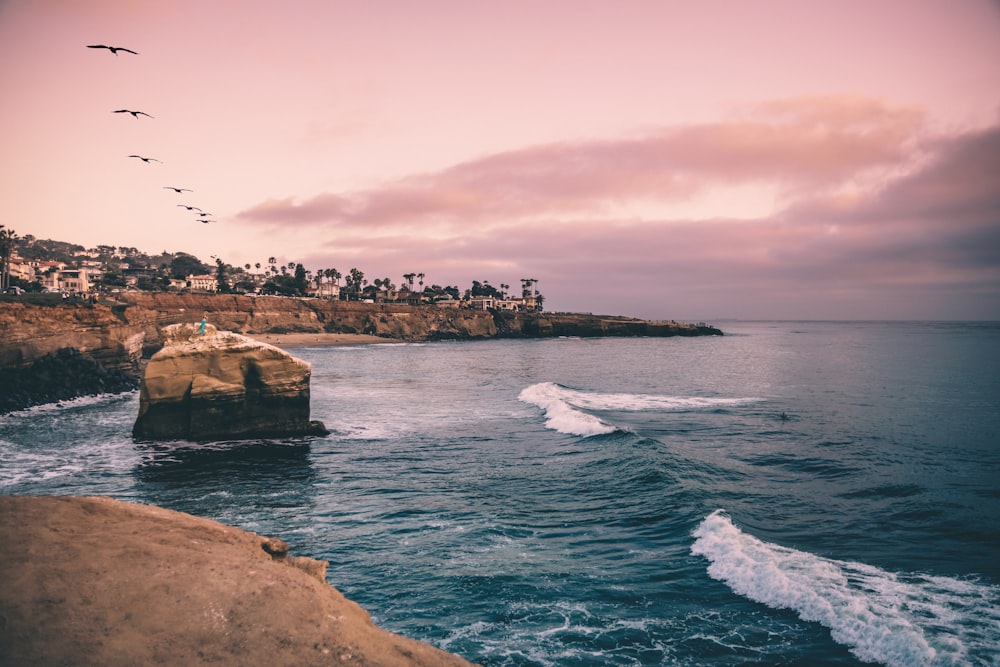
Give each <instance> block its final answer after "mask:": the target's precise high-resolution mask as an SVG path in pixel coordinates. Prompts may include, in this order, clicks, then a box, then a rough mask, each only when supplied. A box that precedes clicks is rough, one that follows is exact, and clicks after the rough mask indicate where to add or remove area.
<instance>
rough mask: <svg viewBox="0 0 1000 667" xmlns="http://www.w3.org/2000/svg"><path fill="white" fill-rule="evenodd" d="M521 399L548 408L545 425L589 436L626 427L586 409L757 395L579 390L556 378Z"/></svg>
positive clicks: (725, 401) (674, 405) (713, 403)
mask: <svg viewBox="0 0 1000 667" xmlns="http://www.w3.org/2000/svg"><path fill="white" fill-rule="evenodd" d="M518 399H519V400H521V401H524V402H525V403H530V404H532V405H535V406H538V407H539V408H541V409H542V410H543V411H544V412H545V416H546V422H545V425H546V426H547V427H548V428H550V429H553V430H555V431H559V432H560V433H567V434H570V435H580V436H584V437H589V436H593V435H603V434H606V433H614V432H616V431H621V430H623V429H621V428H619V427H616V426H613V425H611V424H608V423H607V422H604V421H602V420H601V419H599V418H597V417H595V416H594V415H591V414H588V413H586V412H583V410H619V411H640V410H665V411H674V412H676V411H683V410H701V409H705V408H718V407H726V406H733V405H743V404H746V403H750V402H753V401H755V400H757V399H754V398H702V397H697V396H655V395H650V394H605V393H599V392H587V391H579V390H576V389H570V388H569V387H564V386H562V385H560V384H556V383H555V382H540V383H538V384H533V385H531V386H529V387H526V388H525V389H523V390H522V391H521V393H520V395H519V396H518Z"/></svg>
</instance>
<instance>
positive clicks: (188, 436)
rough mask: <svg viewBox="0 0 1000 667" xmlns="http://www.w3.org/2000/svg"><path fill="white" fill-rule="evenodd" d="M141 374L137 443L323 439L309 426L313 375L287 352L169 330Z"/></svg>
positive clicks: (210, 332) (190, 329)
mask: <svg viewBox="0 0 1000 667" xmlns="http://www.w3.org/2000/svg"><path fill="white" fill-rule="evenodd" d="M162 336H163V340H164V347H163V349H162V350H160V351H159V352H157V353H156V354H155V355H153V358H152V359H150V360H149V364H148V365H147V366H146V371H145V373H144V374H143V378H142V383H141V385H140V392H139V416H138V418H137V419H136V421H135V425H134V426H133V428H132V435H133V436H134V437H136V438H137V439H139V440H194V441H206V440H219V439H245V438H262V437H288V436H302V435H324V434H326V433H327V432H328V431H327V430H326V429H325V428H324V427H323V424H321V423H320V422H316V421H310V420H309V378H310V375H311V373H312V369H311V368H310V366H309V364H308V363H306V362H305V361H302V360H301V359H296V358H295V357H293V356H291V355H290V354H288V353H287V352H285V351H284V350H282V349H280V348H277V347H274V346H273V345H268V344H267V343H261V342H259V341H255V340H252V339H250V338H247V337H245V336H241V335H239V334H236V333H231V332H228V331H217V330H216V328H215V327H214V326H212V325H210V324H209V325H207V326H206V327H205V328H204V330H203V331H202V330H201V329H199V327H198V326H197V325H193V324H173V325H170V326H168V327H164V329H163V331H162Z"/></svg>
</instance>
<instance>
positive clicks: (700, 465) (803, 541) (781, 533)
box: [0, 322, 1000, 665]
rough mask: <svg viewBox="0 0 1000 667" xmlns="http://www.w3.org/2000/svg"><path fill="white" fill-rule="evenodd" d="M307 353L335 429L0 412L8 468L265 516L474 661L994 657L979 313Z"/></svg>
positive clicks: (989, 413)
mask: <svg viewBox="0 0 1000 667" xmlns="http://www.w3.org/2000/svg"><path fill="white" fill-rule="evenodd" d="M716 324H717V325H719V326H720V327H721V328H722V329H723V330H724V331H725V332H726V333H727V335H726V336H724V337H721V338H720V337H709V338H695V339H676V338H675V339H671V338H667V339H550V340H528V341H488V342H466V343H431V344H425V345H420V344H405V345H392V344H388V345H374V346H359V347H334V348H299V349H296V350H293V352H294V354H295V355H296V356H299V357H301V358H303V359H306V360H307V361H309V362H310V363H312V365H313V380H312V392H313V393H312V406H313V416H314V418H317V419H320V420H322V421H324V422H325V423H326V425H327V427H328V428H330V429H331V431H332V433H331V435H330V436H328V437H324V438H316V439H312V440H302V441H261V442H251V443H216V444H214V445H210V446H207V447H201V448H196V447H194V446H192V445H188V444H186V443H169V444H165V445H155V446H154V445H139V444H135V443H133V442H132V441H131V439H130V437H129V432H130V429H131V425H132V422H133V420H134V418H135V415H136V412H137V410H138V397H137V395H136V394H127V395H121V396H109V397H99V398H95V399H86V400H81V401H77V402H74V403H68V404H64V405H61V406H45V407H43V408H37V409H34V410H30V411H25V412H21V413H15V414H11V415H7V416H5V417H0V493H26V494H50V493H51V494H108V495H112V496H115V497H118V498H122V499H127V500H132V501H137V502H143V503H154V504H158V505H163V506H166V507H169V508H172V509H177V510H182V511H186V512H190V513H193V514H197V515H200V516H207V517H210V518H214V519H218V520H221V521H224V522H227V523H230V524H234V525H237V526H240V527H242V528H245V529H248V530H252V531H255V532H258V533H262V534H266V535H274V536H280V537H282V538H284V539H285V540H287V541H288V542H289V543H290V544H291V545H292V550H293V553H296V554H300V555H309V556H313V557H317V558H322V559H325V560H328V561H329V562H330V567H329V570H328V580H329V581H330V583H331V584H332V585H334V586H336V587H337V588H339V589H340V590H341V591H343V592H344V593H345V594H346V595H347V596H348V597H351V598H352V599H354V600H356V601H357V602H359V603H360V604H361V605H362V606H364V607H365V608H366V609H368V610H369V611H370V612H371V613H372V616H373V617H374V619H375V620H376V622H377V623H379V624H380V625H382V626H383V627H386V628H387V629H390V630H393V631H395V632H400V633H402V634H405V635H408V636H411V637H416V638H418V639H422V640H425V641H428V642H430V643H433V644H435V645H437V646H440V647H443V648H445V649H447V650H449V651H453V652H455V653H458V654H460V655H462V656H464V657H466V658H469V659H471V660H474V661H477V662H482V663H484V664H487V665H606V664H610V665H639V664H651V665H653V664H681V665H706V664H708V665H742V664H755V663H756V664H765V665H803V664H809V665H858V664H864V663H865V662H874V663H881V664H889V665H920V664H927V665H951V664H955V665H959V664H961V665H964V664H972V665H993V664H1000V648H998V647H1000V558H998V551H1000V549H998V547H1000V519H998V510H1000V353H998V350H1000V325H997V324H952V323H947V324H945V323H813V322H723V323H716Z"/></svg>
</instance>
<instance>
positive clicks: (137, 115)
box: [111, 109, 153, 118]
mask: <svg viewBox="0 0 1000 667" xmlns="http://www.w3.org/2000/svg"><path fill="white" fill-rule="evenodd" d="M111 113H130V114H132V117H133V118H138V117H139V115H140V114H141V115H143V116H149V114H148V113H146V112H145V111H132V110H131V109H118V110H116V111H112V112H111ZM149 117H150V118H153V116H149Z"/></svg>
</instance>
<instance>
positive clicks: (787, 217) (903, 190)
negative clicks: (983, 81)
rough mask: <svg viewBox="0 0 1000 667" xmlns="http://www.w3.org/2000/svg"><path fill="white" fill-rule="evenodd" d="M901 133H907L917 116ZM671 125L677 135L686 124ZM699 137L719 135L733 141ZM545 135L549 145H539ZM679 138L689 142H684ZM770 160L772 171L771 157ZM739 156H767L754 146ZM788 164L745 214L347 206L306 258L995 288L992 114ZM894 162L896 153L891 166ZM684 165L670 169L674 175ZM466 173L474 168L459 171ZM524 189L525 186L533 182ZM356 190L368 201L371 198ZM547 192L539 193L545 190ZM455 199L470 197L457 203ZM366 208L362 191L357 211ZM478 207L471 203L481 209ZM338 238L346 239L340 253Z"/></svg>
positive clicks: (638, 290)
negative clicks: (403, 219)
mask: <svg viewBox="0 0 1000 667" xmlns="http://www.w3.org/2000/svg"><path fill="white" fill-rule="evenodd" d="M699 131H701V130H699ZM838 131H840V132H842V131H843V130H838ZM912 133H916V134H919V124H915V125H914V126H913V128H912ZM738 134H740V136H742V133H738ZM684 138H685V141H691V139H690V135H687V134H685V135H684ZM918 138H919V139H920V141H919V142H918V141H917V139H918ZM715 141H716V142H718V144H719V146H723V145H725V146H730V147H731V146H732V144H733V143H739V142H732V141H728V142H724V141H721V140H715ZM825 141H826V139H824V140H823V142H825ZM858 141H860V139H859V140H858ZM823 142H819V143H823ZM694 143H695V144H697V145H699V146H704V145H705V142H703V141H697V142H694ZM708 143H712V142H708ZM918 143H919V151H920V153H921V155H920V157H919V160H916V162H913V161H914V160H915V159H916V158H915V157H914V156H913V155H911V154H909V153H907V152H906V151H905V150H904V148H905V146H907V145H914V146H916V145H917V144H918ZM548 150H552V149H551V148H546V149H544V150H543V149H539V151H540V152H546V151H548ZM715 150H716V153H718V154H720V155H721V153H722V152H723V150H722V148H717V149H715ZM730 150H734V149H732V148H730ZM743 150H745V152H747V153H753V152H760V151H762V150H763V149H762V148H754V149H753V150H750V149H746V148H745V149H743ZM785 150H789V151H790V150H791V148H788V149H782V152H784V151H785ZM528 152H530V151H528ZM528 152H521V153H520V154H518V156H517V157H518V159H516V160H515V159H514V156H512V155H505V156H501V157H498V158H496V160H497V161H492V160H490V159H486V160H483V161H480V162H477V163H475V164H474V165H473V166H472V167H471V168H468V169H467V168H466V167H461V166H460V167H455V168H454V169H453V170H449V172H448V173H447V174H445V175H441V176H440V180H441V181H447V182H449V183H454V182H455V181H456V180H458V176H457V174H458V173H459V172H461V174H462V176H463V178H468V179H469V181H468V182H474V183H485V182H486V180H487V179H486V176H485V175H486V174H487V173H501V171H502V170H498V169H496V168H495V167H496V164H498V162H504V163H508V164H515V163H516V164H520V163H521V162H522V161H526V157H525V156H526V154H527V153H528ZM690 152H692V153H694V152H698V151H695V150H694V149H693V148H692V149H690ZM737 152H739V151H737ZM533 154H534V153H533ZM587 154H588V155H592V154H593V153H591V152H588V153H587ZM629 154H630V155H635V151H631V152H629ZM701 159H702V160H703V163H702V164H704V165H712V164H714V161H712V160H709V159H708V158H706V157H704V156H702V158H701ZM718 160H719V162H720V165H719V167H718V169H717V170H716V172H715V173H721V174H723V177H724V178H737V176H733V175H732V174H747V178H749V174H751V172H752V171H753V170H751V169H750V167H733V166H732V165H726V164H722V163H724V162H725V161H724V160H723V159H722V158H721V157H719V158H718ZM785 160H787V164H788V170H787V174H786V173H785V172H784V171H783V170H782V169H779V168H778V167H777V166H776V165H778V164H779V163H781V162H783V161H785ZM894 160H895V161H896V162H894ZM754 162H755V163H757V164H764V163H767V160H765V159H764V158H763V157H761V158H759V159H756V160H755V161H754ZM794 164H797V161H796V160H795V159H793V158H791V157H787V156H784V155H782V156H780V157H777V158H773V159H772V167H771V169H772V174H784V175H786V176H787V177H788V178H789V179H790V180H792V181H794V183H795V184H802V183H805V182H815V183H816V184H817V187H816V188H815V190H814V192H813V194H812V195H811V196H810V195H809V194H808V193H807V192H806V191H805V190H801V191H797V192H796V195H795V196H794V197H792V198H790V199H789V200H788V201H787V203H786V205H785V206H783V207H778V208H776V210H774V211H773V212H772V213H769V214H767V215H760V216H757V217H749V218H738V217H732V216H718V217H714V218H692V217H688V218H670V219H664V218H648V219H647V218H638V217H632V218H614V217H605V216H603V215H600V214H591V215H576V216H574V215H569V214H568V213H569V210H568V208H566V207H552V208H553V209H556V210H555V212H554V213H552V214H550V215H548V216H545V215H544V212H541V213H540V214H539V215H538V216H537V217H531V216H528V215H524V216H522V217H519V218H518V217H512V218H510V219H509V220H505V221H504V223H503V224H502V225H498V226H488V225H482V224H470V225H468V226H465V227H461V226H459V225H457V224H456V225H452V227H451V236H450V237H449V238H448V239H446V240H444V241H442V239H441V238H439V237H435V236H433V235H424V234H420V233H418V232H417V231H414V230H415V229H416V228H413V227H409V226H406V225H395V224H388V223H386V224H385V225H384V226H383V232H385V233H384V234H381V235H377V236H373V235H372V234H370V233H368V232H367V231H366V226H365V225H364V224H355V223H354V222H353V220H348V221H347V222H342V223H341V224H340V225H332V226H331V229H332V230H334V231H332V232H331V233H330V235H329V236H330V241H329V244H328V246H327V247H323V246H318V247H317V250H316V258H317V261H323V258H330V259H329V260H327V261H333V259H332V258H334V257H336V258H338V260H341V261H342V260H344V259H345V258H347V257H350V258H351V259H350V261H356V262H357V263H359V264H362V265H365V266H374V267H379V270H377V271H376V273H381V272H382V271H383V270H384V271H391V270H392V269H391V267H398V266H401V265H405V266H409V267H414V266H416V268H415V270H421V271H426V272H427V274H428V276H429V277H430V278H429V279H430V280H433V281H434V282H438V283H441V284H444V283H448V282H462V281H463V278H466V280H467V276H469V275H473V276H478V277H484V278H490V277H493V279H494V281H495V282H497V281H502V280H508V281H512V280H515V281H516V280H517V279H518V278H521V277H524V276H525V275H528V274H537V275H534V277H538V278H539V279H541V280H542V281H543V284H544V285H546V287H547V288H548V290H549V291H550V294H554V295H556V297H557V298H556V300H555V302H556V303H558V295H559V294H560V293H561V292H564V293H566V294H571V293H574V292H579V289H580V286H581V285H588V286H589V287H588V290H589V291H588V294H589V295H590V297H592V298H594V299H595V300H597V301H598V302H599V301H600V298H598V296H597V295H598V293H599V292H601V290H607V291H609V293H614V292H617V296H616V297H614V298H615V299H616V301H617V302H619V303H623V304H628V305H629V306H630V307H632V308H634V309H637V310H639V311H640V312H641V310H642V309H643V308H648V309H652V306H651V305H650V304H654V305H655V303H656V302H658V301H659V300H662V299H663V298H664V296H663V295H664V294H670V293H671V292H672V291H673V290H675V289H682V290H683V291H684V292H685V293H686V294H688V295H689V298H690V297H691V295H695V294H697V295H698V298H700V299H705V300H708V301H706V302H710V301H711V299H712V298H713V295H714V298H718V300H719V302H720V303H722V302H723V301H726V300H728V301H732V300H733V298H734V297H737V298H739V295H743V298H745V299H746V300H747V301H748V302H755V303H757V302H759V298H758V297H759V295H760V294H762V293H765V292H766V293H768V294H771V295H773V296H772V298H773V299H775V300H776V302H778V301H781V299H782V297H781V296H780V295H782V294H788V295H789V296H788V299H793V298H794V299H796V300H799V301H801V302H802V303H801V304H799V305H801V306H802V307H805V305H807V304H808V299H807V298H806V296H804V295H807V294H811V295H812V298H813V303H814V304H822V303H823V302H824V300H825V299H837V300H842V301H845V302H852V300H853V302H856V303H859V304H860V303H863V302H864V301H865V300H873V299H874V297H873V296H872V295H873V294H878V298H879V299H881V300H883V301H884V302H885V303H882V304H881V305H880V306H878V307H876V306H874V305H873V306H871V308H870V310H871V313H872V314H873V316H876V315H877V316H891V313H892V311H891V307H892V303H893V299H894V298H895V296H894V295H902V294H904V293H905V295H906V297H907V298H910V299H912V298H920V297H919V295H921V294H924V295H925V298H927V299H935V298H936V299H939V300H941V301H942V302H946V301H947V299H948V298H949V294H950V293H949V290H951V289H955V290H958V289H961V290H964V291H966V292H969V293H981V294H984V295H988V294H997V293H998V291H1000V181H998V180H997V179H996V178H995V174H997V173H1000V125H998V126H994V127H991V128H987V129H985V130H980V131H976V132H971V133H968V134H962V135H958V136H953V137H950V138H944V137H936V138H934V139H933V140H924V138H920V137H917V138H915V137H914V136H912V135H910V134H907V133H903V132H897V131H896V130H892V131H890V130H888V129H885V130H884V136H880V137H878V138H872V147H871V148H870V149H868V150H860V149H856V148H855V149H851V150H847V151H844V152H843V153H841V154H840V157H839V158H838V159H833V158H826V159H824V160H818V159H817V160H816V161H815V163H814V166H813V168H811V169H804V170H802V169H800V170H794V169H792V166H793V165H794ZM873 164H878V165H884V167H885V168H886V169H887V170H889V171H893V170H894V168H897V167H898V171H895V172H894V173H896V174H901V175H895V176H894V177H893V178H892V179H890V180H888V181H885V182H880V183H878V184H877V185H876V186H874V187H871V188H868V189H864V188H856V189H855V190H854V192H853V193H852V194H851V196H845V195H844V192H843V190H842V189H841V188H839V187H824V186H825V185H830V184H839V182H840V181H841V180H843V179H848V178H852V177H853V172H852V171H851V169H850V168H849V167H850V166H852V165H853V166H854V167H855V168H857V169H862V170H863V169H867V168H868V167H869V166H870V165H873ZM903 164H907V165H909V166H907V167H906V168H905V169H904V168H903V167H902V165H903ZM914 164H917V165H918V166H917V167H914V166H913V165H914ZM833 165H836V166H833ZM542 171H544V169H543V170H542ZM693 171H694V169H693V168H691V167H690V166H689V167H687V168H686V173H688V174H690V173H692V172H693ZM701 171H702V172H703V173H706V174H707V173H709V172H710V169H709V167H708V166H705V167H702V168H701ZM796 171H798V172H802V171H805V173H804V174H801V173H800V174H796ZM470 173H472V174H476V178H470V177H469V174H470ZM739 178H742V176H739ZM513 180H514V181H515V182H517V183H526V182H527V181H525V180H521V179H513ZM557 180H558V179H557ZM562 182H568V180H567V181H562ZM611 182H615V181H614V179H609V180H606V181H603V183H604V184H605V185H607V184H608V183H611ZM796 187H797V186H796ZM483 189H486V186H485V185H484V186H483ZM557 190H558V189H557ZM622 190H628V191H633V190H641V191H642V192H644V193H646V192H648V191H647V190H646V189H645V188H636V187H635V186H633V185H631V184H630V185H628V186H626V187H623V188H619V189H618V190H617V191H619V192H620V191H622ZM466 191H467V190H466ZM611 191H612V190H611V189H609V190H607V191H606V192H607V193H610V192H611ZM430 192H434V193H435V196H434V197H432V196H430V195H429V193H430ZM535 192H536V194H538V196H541V194H540V193H541V192H542V189H541V188H537V189H536V190H535ZM383 194H384V193H383ZM424 194H425V195H427V196H424V197H416V198H414V199H413V200H411V201H412V202H414V203H415V205H416V208H417V210H420V211H424V212H426V211H429V210H435V207H437V206H440V207H442V208H447V207H448V206H449V205H450V204H449V202H447V200H446V198H443V197H441V191H440V190H428V191H427V192H425V193H424ZM370 195H371V196H372V199H373V200H374V199H380V197H381V194H379V195H378V196H376V195H375V193H370ZM609 196H610V195H609ZM435 197H437V198H435ZM561 197H562V195H560V196H558V197H555V198H549V199H547V201H548V202H550V203H551V202H552V201H561ZM405 200H406V198H405V197H399V193H398V192H395V191H394V192H392V196H391V197H386V198H385V199H380V201H379V204H378V206H379V207H381V208H380V211H381V215H383V216H387V217H391V216H390V215H389V211H390V210H393V209H394V208H395V207H397V206H398V207H400V209H401V210H402V208H405ZM329 203H330V202H327V204H329ZM338 205H343V204H342V202H338ZM293 208H294V207H293ZM459 208H462V209H463V210H470V211H471V210H477V209H476V207H475V206H474V205H472V204H468V203H465V204H462V206H460V207H459ZM262 210H263V209H262ZM327 210H329V207H328V209H327ZM375 210H376V209H375V206H374V204H373V205H371V206H368V207H367V208H365V209H364V210H363V212H364V214H369V213H372V212H373V211H375ZM478 211H479V214H480V215H481V216H484V215H485V214H484V213H483V209H482V208H480V209H478ZM392 215H396V213H395V211H393V213H392ZM359 219H364V216H361V217H360V218H359ZM421 219H423V220H424V221H425V222H426V218H421ZM428 224H429V223H428ZM345 249H352V252H350V254H348V255H345ZM414 263H416V265H415V264H414ZM381 267H387V268H385V269H382V268H381ZM793 287H794V289H793ZM793 294H794V297H793V296H792V295H793ZM723 295H725V298H724V299H723ZM609 298H611V296H610V295H609ZM985 298H988V297H985ZM654 300H656V301H654ZM550 303H552V301H550ZM582 305H585V304H575V303H569V304H566V306H567V307H572V306H582ZM997 305H1000V304H997ZM859 307H860V306H859ZM879 308H883V309H884V310H883V311H880V310H879ZM879 312H882V313H883V314H882V315H878V313H879Z"/></svg>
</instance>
